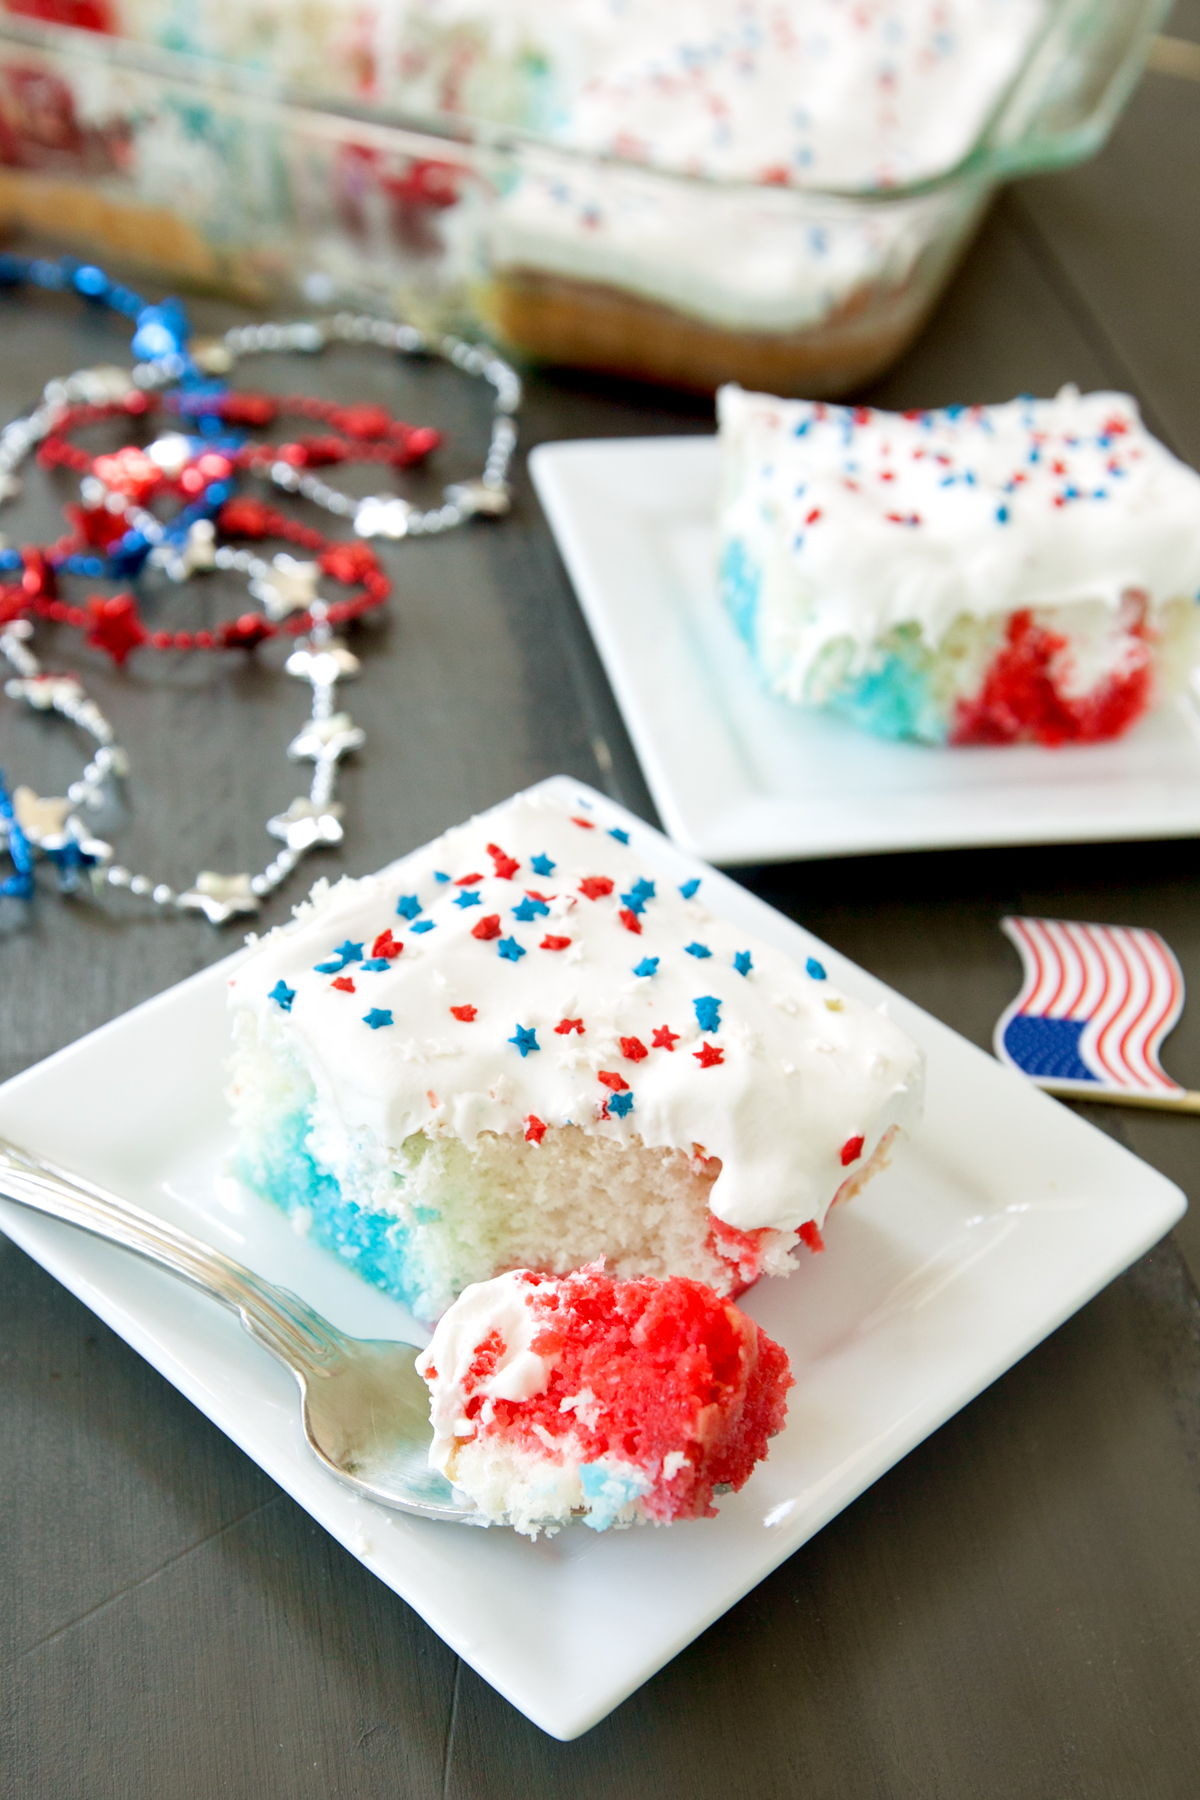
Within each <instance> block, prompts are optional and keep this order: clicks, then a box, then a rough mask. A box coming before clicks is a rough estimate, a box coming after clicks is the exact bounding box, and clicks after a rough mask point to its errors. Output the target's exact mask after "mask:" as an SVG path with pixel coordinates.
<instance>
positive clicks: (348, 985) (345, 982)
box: [329, 975, 354, 994]
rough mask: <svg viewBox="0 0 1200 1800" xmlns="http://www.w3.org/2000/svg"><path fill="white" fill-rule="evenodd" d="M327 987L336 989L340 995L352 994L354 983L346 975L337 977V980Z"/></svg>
mask: <svg viewBox="0 0 1200 1800" xmlns="http://www.w3.org/2000/svg"><path fill="white" fill-rule="evenodd" d="M329 985H330V987H335V988H337V990H338V992H339V993H341V994H352V993H353V992H354V983H353V982H352V981H351V979H350V977H349V976H348V975H339V976H338V978H337V980H336V981H331V982H330V984H329Z"/></svg>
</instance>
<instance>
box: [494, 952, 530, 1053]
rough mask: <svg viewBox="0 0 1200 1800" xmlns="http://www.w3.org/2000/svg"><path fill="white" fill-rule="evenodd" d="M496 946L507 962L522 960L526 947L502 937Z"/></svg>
mask: <svg viewBox="0 0 1200 1800" xmlns="http://www.w3.org/2000/svg"><path fill="white" fill-rule="evenodd" d="M496 948H497V950H499V952H500V954H501V956H502V957H503V958H504V960H505V962H513V963H515V962H520V960H521V958H522V957H523V956H524V954H525V951H524V949H523V948H522V946H521V945H520V944H518V942H517V940H516V938H501V939H500V942H499V943H498V944H497V945H496ZM535 1048H536V1046H535Z"/></svg>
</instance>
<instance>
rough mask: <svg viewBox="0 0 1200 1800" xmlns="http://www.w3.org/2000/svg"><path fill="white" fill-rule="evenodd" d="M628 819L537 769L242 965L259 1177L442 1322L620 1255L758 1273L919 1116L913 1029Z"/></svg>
mask: <svg viewBox="0 0 1200 1800" xmlns="http://www.w3.org/2000/svg"><path fill="white" fill-rule="evenodd" d="M628 836H629V834H628V832H627V831H626V830H625V828H624V827H623V826H621V825H619V824H616V823H613V822H611V821H606V820H605V819H603V818H601V817H600V816H599V812H598V810H597V809H595V808H594V807H592V806H591V803H589V802H587V801H583V802H582V803H581V804H580V805H579V806H577V807H576V808H574V809H573V810H570V809H568V808H565V807H564V806H563V805H562V804H561V802H560V801H559V800H558V799H557V798H555V797H553V796H552V795H551V794H548V793H547V792H545V791H539V790H536V789H535V790H533V791H531V792H529V793H527V794H524V795H519V796H517V797H516V798H515V799H513V800H510V801H507V802H506V803H505V804H504V805H502V806H500V807H497V808H496V809H495V810H494V811H492V812H490V813H487V814H485V815H483V816H482V817H481V818H479V819H475V820H472V821H471V822H470V823H469V824H466V825H463V826H460V827H458V828H457V829H455V830H453V831H450V832H448V833H447V834H446V835H445V836H444V837H442V838H439V839H437V840H436V841H435V842H434V843H432V844H430V845H428V846H427V847H426V848H425V849H423V850H419V851H416V852H414V853H413V854H412V855H411V856H408V857H406V858H404V859H403V861H401V862H399V863H397V864H394V865H393V866H392V867H391V868H389V869H385V870H383V871H382V872H381V873H380V874H378V875H374V876H369V877H367V878H365V879H362V880H349V879H345V880H342V881H340V882H338V883H337V885H336V886H333V887H329V886H328V885H327V884H324V883H319V884H318V886H317V888H316V889H315V890H314V893H313V897H312V899H311V901H310V902H309V903H307V904H306V905H305V906H303V907H301V908H299V909H298V915H299V916H298V917H297V919H296V921H295V922H294V923H293V924H291V925H288V926H285V927H283V928H281V929H279V930H277V931H274V932H272V933H270V934H269V936H267V937H266V938H265V939H263V941H262V942H261V943H260V944H259V945H258V946H257V948H256V950H255V951H254V953H253V954H252V955H251V956H250V957H249V958H248V959H247V960H246V961H245V962H244V963H242V964H241V965H240V966H239V968H238V969H237V971H236V973H235V974H234V975H233V976H232V977H231V983H230V998H231V1003H232V1006H233V1008H234V1012H235V1054H234V1059H233V1078H232V1088H231V1097H232V1104H233V1112H234V1120H235V1124H236V1128H237V1134H238V1148H237V1159H236V1167H237V1171H238V1173H239V1174H240V1175H241V1177H242V1178H243V1179H244V1180H245V1181H246V1182H247V1183H248V1184H249V1186H251V1187H252V1188H254V1189H255V1190H257V1191H258V1192H259V1193H261V1194H263V1195H265V1196H266V1197H267V1198H269V1199H271V1200H273V1201H274V1202H276V1203H277V1204H278V1205H280V1206H281V1207H283V1208H284V1210H285V1211H286V1212H287V1213H288V1214H289V1216H290V1217H291V1219H292V1222H293V1224H294V1225H295V1226H296V1227H297V1229H299V1230H302V1231H308V1232H311V1233H312V1235H313V1237H314V1239H316V1240H317V1241H319V1242H321V1243H323V1244H325V1245H327V1246H328V1247H329V1248H330V1249H332V1250H333V1251H334V1252H336V1254H337V1255H339V1256H340V1257H342V1258H343V1259H344V1260H345V1261H346V1262H347V1263H348V1264H349V1265H350V1266H351V1267H353V1268H355V1269H357V1270H358V1272H359V1273H360V1274H362V1275H363V1276H365V1277H366V1278H367V1279H368V1280H370V1281H373V1282H375V1283H377V1284H378V1285H380V1286H381V1287H383V1288H385V1289H387V1290H388V1291H389V1292H390V1293H392V1294H394V1295H396V1296H397V1297H399V1298H400V1299H402V1300H404V1301H405V1302H407V1303H408V1304H409V1305H410V1306H411V1308H412V1310H413V1311H414V1312H415V1313H416V1314H417V1316H418V1317H420V1318H423V1319H426V1320H434V1319H436V1318H438V1317H439V1316H440V1315H441V1314H442V1313H443V1312H444V1311H445V1310H446V1308H447V1307H448V1306H449V1305H450V1304H451V1302H452V1301H453V1300H454V1299H455V1297H456V1296H457V1295H458V1294H459V1293H460V1292H461V1291H462V1289H463V1288H464V1287H466V1286H467V1285H468V1284H469V1283H473V1282H479V1281H486V1280H489V1279H491V1278H492V1277H493V1276H494V1275H497V1274H499V1273H502V1272H503V1271H505V1270H508V1269H513V1268H528V1269H533V1270H536V1271H540V1272H543V1273H548V1274H556V1275H558V1274H565V1273H567V1272H568V1271H570V1270H572V1269H577V1268H579V1267H580V1266H581V1265H583V1264H585V1263H589V1262H594V1261H596V1260H597V1259H598V1258H600V1257H605V1258H607V1261H608V1267H609V1269H610V1271H611V1273H612V1274H613V1275H614V1276H616V1277H619V1278H622V1279H629V1278H633V1277H639V1276H647V1275H649V1276H656V1277H667V1276H685V1277H688V1278H690V1279H693V1280H699V1281H703V1282H706V1283H708V1284H709V1285H710V1286H711V1287H712V1288H713V1289H714V1290H715V1291H716V1292H717V1293H718V1294H720V1295H723V1296H731V1295H736V1294H737V1293H739V1292H741V1291H742V1290H743V1289H744V1288H746V1287H747V1286H748V1285H749V1284H750V1283H751V1282H753V1281H754V1280H756V1279H757V1277H758V1276H759V1275H760V1274H763V1273H786V1272H787V1271H788V1270H789V1269H790V1268H791V1267H792V1265H793V1259H794V1256H795V1255H797V1254H805V1253H806V1252H805V1251H804V1249H803V1247H804V1246H805V1245H807V1246H808V1249H809V1250H815V1249H818V1248H820V1245H821V1237H820V1228H821V1225H822V1223H823V1221H824V1219H825V1215H826V1213H827V1212H828V1210H829V1208H830V1206H831V1205H833V1203H834V1202H835V1201H836V1200H838V1199H845V1198H848V1197H849V1196H850V1195H851V1194H852V1193H853V1192H855V1191H856V1190H857V1188H859V1187H860V1186H861V1185H862V1183H863V1182H864V1181H865V1180H866V1179H867V1178H868V1177H869V1176H870V1175H871V1174H872V1173H873V1172H874V1171H875V1170H876V1169H878V1168H879V1167H881V1166H882V1165H883V1163H884V1162H885V1161H886V1158H887V1156H888V1154H889V1150H890V1147H891V1145H892V1142H893V1140H894V1138H895V1135H896V1133H897V1131H898V1130H899V1129H900V1128H901V1127H902V1126H903V1125H904V1124H905V1123H906V1122H908V1121H910V1120H911V1119H912V1118H913V1116H914V1112H915V1109H916V1107H917V1105H918V1104H919V1099H920V1092H921V1082H922V1059H921V1054H920V1052H919V1050H918V1049H917V1047H916V1046H915V1045H914V1044H913V1043H912V1041H911V1040H910V1039H909V1038H908V1037H907V1036H906V1034H905V1033H904V1032H903V1031H901V1030H900V1029H899V1027H897V1026H896V1025H894V1024H893V1023H892V1022H891V1021H890V1020H888V1019H887V1018H886V1017H884V1016H882V1015H881V1014H880V1013H878V1012H876V1011H874V1010H872V1009H871V1008H870V1007H868V1006H866V1005H864V1004H863V1003H862V1002H860V1001H857V1000H855V999H853V998H851V997H850V996H848V995H845V994H843V993H841V992H840V991H839V990H838V989H837V988H836V987H835V985H834V983H833V982H831V981H830V980H829V979H828V978H827V973H826V970H825V969H824V968H823V967H822V966H821V964H820V963H819V962H818V961H817V960H816V959H815V958H810V959H809V960H808V963H807V966H804V965H801V964H799V963H797V962H795V961H793V960H792V959H791V958H790V957H788V956H786V955H784V954H782V953H781V952H780V951H778V950H775V949H774V948H772V947H771V946H770V945H768V944H765V943H762V942H759V941H758V940H757V939H755V938H754V937H752V936H751V935H750V934H749V933H747V932H746V931H744V930H743V929H742V928H741V927H740V926H735V925H732V924H730V923H729V922H728V921H726V920H725V919H723V918H721V917H720V915H719V914H718V913H716V912H714V911H710V910H709V908H708V906H707V905H706V903H705V892H704V886H703V882H702V881H701V880H699V879H692V880H688V881H685V882H684V883H683V884H682V886H677V885H676V884H675V883H674V882H672V881H670V880H666V879H664V878H663V876H662V874H661V872H659V871H656V870H655V868H654V867H653V866H652V865H651V864H650V863H649V862H648V861H646V860H645V859H643V858H642V857H641V856H639V855H638V854H636V853H635V851H634V850H633V849H632V848H631V847H630V845H629V844H628V842H627V839H628Z"/></svg>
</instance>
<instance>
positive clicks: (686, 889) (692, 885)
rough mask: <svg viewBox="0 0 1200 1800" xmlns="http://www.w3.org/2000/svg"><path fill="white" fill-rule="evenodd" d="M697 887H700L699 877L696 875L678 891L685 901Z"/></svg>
mask: <svg viewBox="0 0 1200 1800" xmlns="http://www.w3.org/2000/svg"><path fill="white" fill-rule="evenodd" d="M699 886H700V877H699V876H698V875H696V876H694V877H693V878H692V880H691V881H685V882H684V884H683V886H682V887H681V888H680V890H679V891H680V893H681V894H682V895H683V897H684V899H685V900H690V899H691V897H692V895H693V894H694V893H695V892H696V889H697V888H698V887H699Z"/></svg>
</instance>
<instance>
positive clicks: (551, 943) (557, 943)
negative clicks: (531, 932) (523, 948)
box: [539, 933, 571, 950]
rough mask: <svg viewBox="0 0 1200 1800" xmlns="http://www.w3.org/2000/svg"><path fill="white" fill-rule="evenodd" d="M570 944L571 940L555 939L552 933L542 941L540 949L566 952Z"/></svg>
mask: <svg viewBox="0 0 1200 1800" xmlns="http://www.w3.org/2000/svg"><path fill="white" fill-rule="evenodd" d="M570 942H571V940H570V938H565V937H553V936H552V935H551V934H550V933H547V934H546V936H545V937H544V938H543V939H542V941H541V945H540V946H539V947H540V948H541V949H542V950H565V949H566V948H567V945H568V944H569V943H570Z"/></svg>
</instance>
